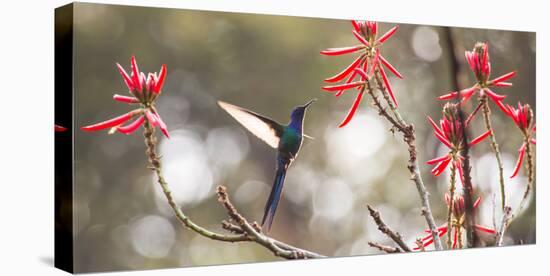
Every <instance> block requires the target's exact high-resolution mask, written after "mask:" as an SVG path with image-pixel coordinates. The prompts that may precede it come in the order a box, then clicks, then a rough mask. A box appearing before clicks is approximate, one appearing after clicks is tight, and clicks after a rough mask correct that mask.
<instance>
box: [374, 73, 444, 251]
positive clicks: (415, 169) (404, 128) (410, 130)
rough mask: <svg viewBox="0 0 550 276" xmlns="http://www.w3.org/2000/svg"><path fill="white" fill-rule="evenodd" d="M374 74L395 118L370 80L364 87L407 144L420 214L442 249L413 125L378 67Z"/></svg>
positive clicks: (436, 243) (437, 246)
mask: <svg viewBox="0 0 550 276" xmlns="http://www.w3.org/2000/svg"><path fill="white" fill-rule="evenodd" d="M374 76H375V77H374V79H375V81H376V84H377V86H378V90H380V92H381V93H382V95H383V96H384V98H385V99H386V102H387V103H388V106H389V107H390V109H391V111H392V113H393V114H394V115H395V118H394V117H392V116H391V115H390V114H388V112H387V111H386V109H385V108H383V107H382V105H381V104H380V101H379V100H378V98H377V97H375V94H374V91H373V89H372V87H371V85H370V81H366V84H367V85H366V87H367V89H368V92H369V95H370V96H371V97H372V99H373V102H374V105H375V106H376V107H377V108H378V112H379V114H381V115H382V116H384V117H385V118H387V119H388V121H389V122H390V123H391V124H392V125H393V126H394V127H395V128H396V129H397V130H399V131H400V132H401V133H402V134H403V140H404V141H405V143H406V144H407V146H408V151H409V162H408V165H407V169H408V170H409V172H410V174H411V175H410V179H411V180H412V181H413V182H414V183H415V185H416V189H417V190H418V194H419V196H420V199H421V202H422V213H421V214H422V215H423V216H424V218H425V219H426V223H427V224H428V228H429V229H430V232H431V234H432V237H433V240H434V247H435V249H436V250H442V249H443V246H442V245H441V239H440V238H439V235H438V234H439V232H438V231H437V225H436V224H435V220H434V217H433V214H432V209H431V207H430V200H429V196H430V195H429V193H428V191H427V190H426V186H424V181H423V180H422V175H421V174H420V169H419V165H418V152H417V151H416V134H415V130H414V126H413V125H412V124H408V123H407V122H405V120H403V118H402V116H401V115H400V113H399V111H398V110H397V108H396V107H395V105H394V104H393V102H392V101H391V99H389V96H388V95H389V94H388V91H387V89H386V87H385V85H384V83H383V81H382V76H381V75H380V72H379V71H378V69H377V70H376V71H375V74H374Z"/></svg>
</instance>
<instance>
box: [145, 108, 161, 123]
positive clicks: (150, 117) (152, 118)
mask: <svg viewBox="0 0 550 276" xmlns="http://www.w3.org/2000/svg"><path fill="white" fill-rule="evenodd" d="M145 116H146V117H147V121H148V122H149V124H151V126H153V127H155V126H157V125H158V121H157V118H156V117H155V116H154V115H153V113H152V112H151V111H150V110H147V111H145Z"/></svg>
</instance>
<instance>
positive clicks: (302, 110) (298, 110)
mask: <svg viewBox="0 0 550 276" xmlns="http://www.w3.org/2000/svg"><path fill="white" fill-rule="evenodd" d="M315 101H317V99H312V100H311V101H309V102H307V103H306V104H304V105H300V106H297V107H295V108H294V109H293V110H292V114H291V115H290V119H291V121H296V120H301V119H303V118H304V115H305V114H306V110H307V108H308V107H309V106H310V105H311V104H312V103H314V102H315Z"/></svg>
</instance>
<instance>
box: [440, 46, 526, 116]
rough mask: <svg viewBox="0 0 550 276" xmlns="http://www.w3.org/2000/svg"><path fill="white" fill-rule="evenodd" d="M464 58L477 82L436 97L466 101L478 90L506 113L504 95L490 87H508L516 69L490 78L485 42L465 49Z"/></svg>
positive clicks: (487, 49) (489, 65) (487, 48)
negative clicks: (470, 48) (471, 48)
mask: <svg viewBox="0 0 550 276" xmlns="http://www.w3.org/2000/svg"><path fill="white" fill-rule="evenodd" d="M465 56H466V60H467V61H468V65H469V66H470V69H472V72H473V73H474V75H475V77H476V80H477V83H476V84H474V85H473V86H472V87H470V88H466V89H464V90H461V91H458V92H457V91H454V92H450V93H448V94H445V95H443V96H440V97H438V99H440V100H449V99H455V98H457V97H458V96H459V94H460V97H461V98H462V102H465V101H467V100H468V99H470V97H472V95H473V94H474V93H475V92H477V91H479V95H480V96H482V97H483V96H484V95H487V97H489V98H490V99H491V100H492V101H493V102H494V103H495V104H496V105H497V106H498V107H499V108H500V109H501V110H502V111H503V112H505V113H506V110H505V109H506V108H505V106H504V104H503V103H502V100H503V99H504V98H506V96H504V95H499V94H496V93H495V92H493V91H492V90H491V88H492V87H510V86H512V83H510V82H507V81H508V80H509V79H511V78H513V77H514V76H515V75H516V71H512V72H510V73H507V74H504V75H502V76H500V77H497V78H494V79H492V80H490V79H489V78H490V76H491V62H490V61H489V45H488V44H487V43H482V42H478V43H476V44H475V46H474V49H473V50H472V51H466V53H465Z"/></svg>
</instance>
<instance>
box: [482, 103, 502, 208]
mask: <svg viewBox="0 0 550 276" xmlns="http://www.w3.org/2000/svg"><path fill="white" fill-rule="evenodd" d="M479 103H480V104H481V105H482V106H483V121H484V122H485V128H486V129H487V130H488V131H490V134H489V137H490V139H491V148H492V149H493V152H494V154H495V157H496V159H497V164H498V177H499V184H500V198H501V201H502V202H501V203H502V204H501V206H502V210H504V208H505V207H506V190H505V188H504V165H503V164H502V156H501V154H500V146H499V144H498V143H497V140H496V137H495V133H494V131H493V126H492V124H491V109H490V107H489V101H488V99H487V95H483V96H481V97H479Z"/></svg>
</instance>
